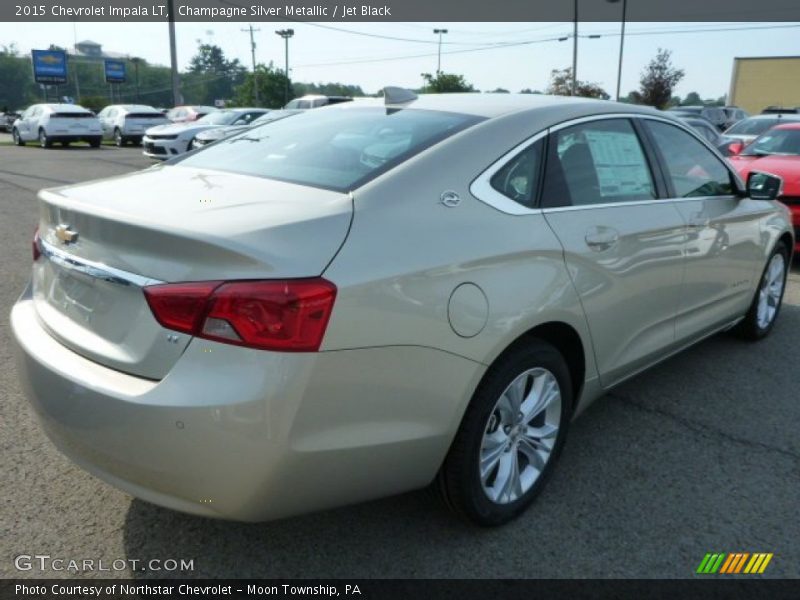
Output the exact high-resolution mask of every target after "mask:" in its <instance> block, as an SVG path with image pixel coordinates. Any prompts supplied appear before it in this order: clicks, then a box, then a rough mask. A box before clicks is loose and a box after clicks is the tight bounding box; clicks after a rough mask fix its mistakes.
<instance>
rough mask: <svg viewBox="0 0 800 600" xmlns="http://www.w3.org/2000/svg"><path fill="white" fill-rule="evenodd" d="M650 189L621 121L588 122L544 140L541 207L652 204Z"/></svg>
mask: <svg viewBox="0 0 800 600" xmlns="http://www.w3.org/2000/svg"><path fill="white" fill-rule="evenodd" d="M655 197H656V188H655V185H654V183H653V177H652V175H651V173H650V166H649V164H648V162H647V158H646V157H645V154H644V151H643V150H642V146H641V144H640V142H639V137H638V136H637V135H636V132H635V131H634V129H633V126H632V125H631V123H630V121H628V120H627V119H609V120H604V121H591V122H589V123H581V124H578V125H573V126H572V127H567V128H565V129H561V130H559V131H555V132H553V133H552V134H551V135H550V141H549V144H548V152H547V167H546V172H545V180H544V187H543V190H542V206H545V207H552V206H581V205H592V204H606V203H615V202H633V201H640V200H652V199H654V198H655Z"/></svg>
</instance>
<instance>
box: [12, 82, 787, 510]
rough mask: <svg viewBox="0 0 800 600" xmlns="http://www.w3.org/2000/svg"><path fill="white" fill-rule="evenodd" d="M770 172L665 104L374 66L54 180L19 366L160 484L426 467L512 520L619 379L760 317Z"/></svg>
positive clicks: (74, 429)
mask: <svg viewBox="0 0 800 600" xmlns="http://www.w3.org/2000/svg"><path fill="white" fill-rule="evenodd" d="M780 188H781V180H780V179H779V178H777V177H775V176H772V175H770V174H767V173H759V172H753V173H750V174H749V177H748V181H747V182H742V181H741V180H740V179H739V177H738V176H737V174H736V172H735V171H734V170H733V169H732V168H731V167H730V165H728V164H727V163H726V162H725V161H724V160H723V159H722V157H721V156H720V155H719V154H718V153H717V151H716V150H715V149H713V148H712V147H710V146H709V145H708V144H707V143H706V142H704V141H703V140H702V139H701V138H699V137H698V136H697V135H696V134H695V133H693V132H692V131H691V130H689V129H688V128H686V127H685V126H684V125H682V124H681V123H679V122H677V121H676V120H673V119H672V118H671V117H669V116H665V115H664V114H663V113H659V112H657V111H655V110H650V109H647V108H641V107H635V106H628V105H621V104H615V103H611V102H600V101H592V100H585V99H567V98H552V97H546V96H538V97H537V96H528V95H520V96H515V95H506V94H501V95H486V94H482V95H479V94H472V95H471V94H466V95H439V96H420V97H416V96H415V95H414V94H412V93H410V92H407V91H405V90H400V89H398V88H387V91H386V95H385V100H383V101H380V100H374V101H365V102H354V103H346V104H340V105H336V106H333V107H330V108H324V109H320V110H316V111H309V112H307V113H304V114H302V115H298V116H295V117H293V118H291V119H284V120H280V121H276V122H273V123H271V124H268V125H265V126H263V127H257V128H254V129H248V130H247V131H246V132H243V133H241V134H239V135H235V136H233V137H231V138H227V139H225V140H222V141H220V142H218V143H216V144H214V145H213V146H210V147H208V148H206V149H204V150H201V151H199V152H194V153H190V154H188V155H186V156H185V157H182V158H180V159H176V160H174V161H170V162H167V163H165V164H164V165H159V166H157V167H154V168H151V169H148V170H145V171H142V172H139V173H133V174H129V175H125V176H122V177H116V178H112V179H106V180H101V181H96V182H90V183H85V184H80V185H73V186H69V187H62V188H58V189H51V190H45V191H43V192H41V193H40V195H39V205H40V214H39V222H38V232H37V234H36V236H35V239H34V243H33V276H32V281H31V284H30V285H29V287H28V288H27V290H26V291H25V292H24V294H23V295H22V297H21V298H20V299H19V301H18V303H17V304H16V305H15V306H14V308H13V311H12V313H11V323H12V328H13V332H14V336H15V338H16V341H17V344H18V348H19V352H18V356H19V360H18V364H19V373H20V377H21V380H22V382H23V387H24V389H25V390H26V394H27V395H28V397H29V398H30V402H31V404H32V405H33V408H34V409H35V411H36V412H37V413H38V416H39V418H40V420H41V423H42V426H43V427H44V429H45V430H46V431H47V434H48V435H49V437H50V438H51V439H52V441H53V442H54V443H55V444H56V445H57V446H58V447H59V448H60V449H61V451H63V452H64V453H65V454H66V455H67V456H69V457H70V458H71V459H73V460H74V461H75V462H76V463H78V464H79V465H81V466H82V467H84V468H85V469H86V470H88V471H89V472H91V473H93V474H95V475H97V476H98V477H100V478H101V479H104V480H106V481H108V482H110V483H111V484H113V485H115V486H117V487H119V488H121V489H123V490H125V491H127V492H129V493H131V494H133V495H135V496H138V497H141V498H143V499H145V500H148V501H151V502H154V503H156V504H160V505H163V506H167V507H170V508H173V509H177V510H182V511H186V512H189V513H195V514H200V515H208V516H215V517H224V518H230V519H239V520H247V521H257V520H266V519H274V518H279V517H284V516H287V515H292V514H297V513H302V512H306V511H312V510H317V509H323V508H326V507H332V506H337V505H342V504H347V503H352V502H357V501H362V500H367V499H370V498H376V497H380V496H385V495H388V494H394V493H398V492H403V491H405V490H411V489H415V488H420V487H424V486H427V485H428V484H431V483H434V484H435V486H436V488H437V489H439V490H440V491H441V494H442V496H443V497H444V499H445V500H446V501H447V503H448V504H449V505H450V506H451V507H452V508H453V509H454V510H455V511H456V512H457V513H459V514H461V515H463V516H465V517H467V518H468V519H471V520H473V521H475V522H477V523H481V524H486V525H491V524H499V523H502V522H505V521H507V520H509V519H511V518H513V517H514V516H516V515H518V514H519V513H520V512H521V511H522V510H523V509H524V508H526V506H528V505H529V504H530V502H531V501H532V500H533V498H534V496H535V495H536V494H537V493H538V492H539V491H540V490H541V488H542V486H543V485H544V483H545V482H546V480H547V478H548V475H549V474H550V472H551V471H552V470H553V467H554V466H555V463H556V460H557V458H558V455H559V453H560V451H561V449H562V446H563V444H564V440H565V437H566V435H567V428H568V426H569V423H570V421H571V420H572V419H573V417H574V416H576V415H577V414H578V413H580V412H581V411H582V410H583V409H584V408H585V407H586V406H587V405H588V404H589V403H590V402H592V401H593V400H594V399H596V398H598V397H600V396H602V395H603V394H604V392H605V391H606V390H608V389H609V388H611V387H612V386H615V385H616V384H618V383H620V382H621V381H623V380H625V379H626V378H628V377H631V376H632V375H634V374H636V373H638V372H640V371H641V370H643V369H645V368H646V367H648V366H649V365H652V364H654V363H656V362H658V361H660V360H662V359H664V358H666V357H668V356H670V355H671V354H673V353H675V352H677V351H679V350H680V349H682V348H685V347H686V346H688V345H690V344H693V343H695V342H697V341H698V340H701V339H703V338H705V337H707V336H709V335H712V334H714V333H716V332H720V331H723V330H728V329H735V330H736V331H738V332H739V333H740V334H741V335H743V336H745V337H747V338H749V339H751V340H757V339H759V338H762V337H764V336H765V335H767V334H768V333H769V332H770V330H771V329H772V327H773V325H774V324H775V320H776V318H777V316H778V312H779V309H780V306H781V300H782V296H783V291H784V285H785V279H786V273H787V267H788V265H789V261H790V260H791V258H792V250H793V248H794V240H793V235H794V234H793V230H792V227H791V224H790V218H789V214H788V212H787V209H786V208H785V207H784V206H783V205H781V204H780V203H778V202H776V201H774V199H775V197H776V196H777V195H778V194H779V193H780Z"/></svg>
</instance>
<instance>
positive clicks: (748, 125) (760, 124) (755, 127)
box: [725, 117, 780, 135]
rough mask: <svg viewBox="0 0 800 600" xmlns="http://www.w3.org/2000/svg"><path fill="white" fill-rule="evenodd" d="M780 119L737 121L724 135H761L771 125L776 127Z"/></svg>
mask: <svg viewBox="0 0 800 600" xmlns="http://www.w3.org/2000/svg"><path fill="white" fill-rule="evenodd" d="M779 122H780V119H778V118H777V117H776V118H774V119H746V120H744V121H739V122H738V123H736V125H734V126H733V127H731V128H730V129H728V131H726V132H725V133H731V134H739V135H761V134H762V133H764V132H765V131H766V130H767V129H769V128H770V127H772V126H773V125H777V124H778V123H779Z"/></svg>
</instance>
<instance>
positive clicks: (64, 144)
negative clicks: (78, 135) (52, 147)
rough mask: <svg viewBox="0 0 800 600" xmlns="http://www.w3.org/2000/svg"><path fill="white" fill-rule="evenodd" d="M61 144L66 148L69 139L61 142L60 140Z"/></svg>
mask: <svg viewBox="0 0 800 600" xmlns="http://www.w3.org/2000/svg"><path fill="white" fill-rule="evenodd" d="M61 146H62V147H63V148H67V147H68V146H69V140H64V141H63V142H61Z"/></svg>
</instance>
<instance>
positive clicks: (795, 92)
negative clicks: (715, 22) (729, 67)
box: [728, 56, 800, 114]
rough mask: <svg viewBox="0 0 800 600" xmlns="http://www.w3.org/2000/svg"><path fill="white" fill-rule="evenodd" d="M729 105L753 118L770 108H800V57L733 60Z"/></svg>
mask: <svg viewBox="0 0 800 600" xmlns="http://www.w3.org/2000/svg"><path fill="white" fill-rule="evenodd" d="M728 103H729V104H731V105H733V106H738V107H740V108H743V109H744V110H746V111H747V112H749V113H750V114H757V113H760V112H761V111H762V110H763V109H765V108H766V107H767V106H781V107H783V108H789V107H795V106H798V107H800V56H752V57H737V58H734V59H733V74H732V76H731V88H730V93H729V94H728Z"/></svg>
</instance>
